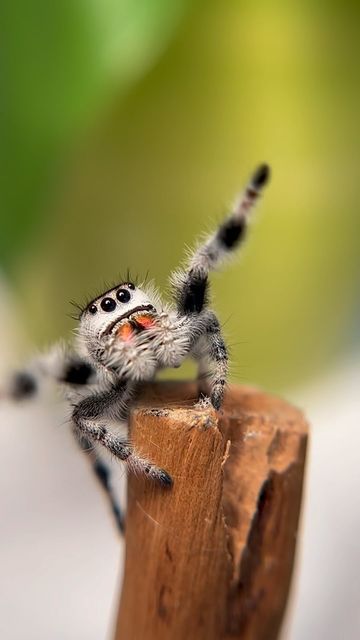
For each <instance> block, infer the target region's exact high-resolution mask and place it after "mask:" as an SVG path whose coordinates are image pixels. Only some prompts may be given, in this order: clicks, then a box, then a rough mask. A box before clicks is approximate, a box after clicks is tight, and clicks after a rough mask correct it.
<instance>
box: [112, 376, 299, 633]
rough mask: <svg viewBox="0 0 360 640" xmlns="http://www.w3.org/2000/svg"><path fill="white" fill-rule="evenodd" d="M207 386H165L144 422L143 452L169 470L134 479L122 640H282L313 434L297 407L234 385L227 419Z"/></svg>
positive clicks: (139, 420) (138, 421)
mask: <svg viewBox="0 0 360 640" xmlns="http://www.w3.org/2000/svg"><path fill="white" fill-rule="evenodd" d="M196 395H197V386H196V385H195V384H192V383H157V384H154V385H149V387H148V388H147V389H146V390H145V392H144V394H143V397H142V399H141V401H140V404H139V406H138V407H137V408H136V409H135V411H134V413H133V416H132V424H131V435H132V441H133V442H134V445H135V446H136V448H137V449H138V450H139V451H140V452H141V453H142V454H143V455H146V456H148V457H149V458H151V459H152V460H153V461H154V462H156V464H158V465H160V466H162V467H164V468H165V469H166V470H167V471H169V472H170V473H171V475H172V477H173V479H174V486H173V488H172V489H171V490H170V491H169V490H162V489H159V488H158V487H156V486H154V485H152V484H150V483H149V482H147V481H146V479H143V478H136V477H131V478H129V487H128V516H127V531H126V560H125V574H124V583H123V590H122V596H121V603H120V608H119V614H118V620H117V628H116V632H115V639H116V640H155V639H156V640H203V639H204V640H205V639H206V640H231V639H232V640H234V639H237V638H238V639H240V638H241V640H273V639H275V638H277V637H278V634H279V629H280V626H281V621H282V618H283V614H284V610H285V606H286V601H287V597H288V593H289V586H290V579H291V573H292V568H293V562H294V553H295V545H296V534H297V527H298V520H299V512H300V504H301V493H302V485H303V474H304V462H305V451H306V440H307V425H306V422H305V421H304V418H303V416H302V414H301V412H299V411H298V410H297V409H294V408H293V407H291V406H290V405H289V404H287V403H285V402H284V401H282V400H280V399H279V398H275V397H272V396H269V395H266V394H264V393H262V392H260V391H257V390H254V389H250V388H239V387H230V389H229V391H228V394H227V397H226V400H225V405H224V410H223V412H222V413H219V414H216V413H215V412H214V411H213V410H212V409H201V408H200V409H199V408H195V407H194V399H196Z"/></svg>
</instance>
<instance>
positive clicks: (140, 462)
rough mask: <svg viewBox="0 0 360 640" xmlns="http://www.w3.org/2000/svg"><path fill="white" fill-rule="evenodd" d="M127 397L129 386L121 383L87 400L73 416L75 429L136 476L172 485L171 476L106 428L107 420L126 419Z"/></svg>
mask: <svg viewBox="0 0 360 640" xmlns="http://www.w3.org/2000/svg"><path fill="white" fill-rule="evenodd" d="M127 394H128V387H127V385H126V383H124V382H121V383H118V384H115V385H113V386H112V388H111V389H110V390H108V391H104V392H103V393H95V394H93V395H90V396H88V397H87V398H84V399H83V400H81V401H80V402H79V403H78V404H77V405H76V406H75V408H74V411H73V413H72V420H73V423H74V426H75V428H76V429H77V430H78V432H79V434H80V436H83V437H85V438H86V439H87V440H90V442H94V443H95V444H96V443H98V444H100V445H101V446H103V447H105V449H107V451H109V452H110V453H112V454H113V455H114V456H116V457H117V458H118V459H119V460H122V462H125V463H126V465H127V467H128V469H129V470H130V471H132V472H133V473H142V474H145V475H147V476H148V477H150V478H152V479H153V480H155V481H156V482H158V483H159V484H161V485H163V486H171V485H172V480H171V477H170V476H169V474H168V473H167V472H166V471H165V470H164V469H160V468H159V467H157V466H156V465H154V464H153V463H152V462H150V461H149V460H146V459H145V458H142V457H141V456H139V455H138V454H137V453H136V451H134V449H133V448H132V446H131V444H130V443H129V442H128V441H127V440H126V438H124V437H122V436H118V435H115V434H113V433H112V432H111V431H109V430H108V428H107V427H106V418H109V417H110V418H112V419H114V418H115V419H117V420H124V419H125V414H124V413H123V412H124V409H125V398H126V396H127Z"/></svg>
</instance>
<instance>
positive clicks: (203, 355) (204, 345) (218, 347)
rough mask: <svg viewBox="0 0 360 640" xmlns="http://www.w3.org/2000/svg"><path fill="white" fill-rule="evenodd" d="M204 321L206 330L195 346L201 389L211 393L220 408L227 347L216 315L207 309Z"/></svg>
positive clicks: (212, 399)
mask: <svg viewBox="0 0 360 640" xmlns="http://www.w3.org/2000/svg"><path fill="white" fill-rule="evenodd" d="M202 322H205V331H204V333H203V334H202V335H201V337H200V338H199V340H198V341H197V343H196V344H195V346H194V349H193V356H194V358H195V360H196V361H197V362H198V363H199V373H198V379H199V387H200V391H201V392H202V393H209V395H210V401H211V404H212V405H213V407H214V409H217V410H219V409H220V407H221V405H222V402H223V399H224V393H225V388H226V381H227V375H228V354H227V348H226V344H225V341H224V338H223V337H222V334H221V328H220V323H219V321H218V319H217V317H216V315H215V314H214V313H213V312H211V311H206V312H204V314H203V317H202Z"/></svg>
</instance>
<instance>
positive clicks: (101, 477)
mask: <svg viewBox="0 0 360 640" xmlns="http://www.w3.org/2000/svg"><path fill="white" fill-rule="evenodd" d="M74 436H75V439H76V441H77V442H78V444H79V446H80V448H81V450H82V451H84V453H85V454H86V455H87V456H88V458H89V459H90V462H91V466H92V470H93V472H94V474H95V478H96V479H97V481H98V482H99V483H100V486H101V487H102V488H103V490H104V492H105V496H106V498H107V500H108V503H109V505H110V508H111V511H112V514H113V516H114V518H115V524H116V527H117V529H118V530H119V532H120V533H121V535H123V534H124V531H125V517H124V513H123V511H122V509H121V506H120V504H119V501H118V499H117V497H116V495H115V492H114V490H113V487H112V483H111V469H110V467H109V465H108V464H107V463H106V462H105V460H103V459H102V458H101V456H100V454H99V452H98V451H97V450H96V446H95V445H94V444H93V443H92V442H91V441H90V440H88V439H87V438H85V437H84V436H80V434H79V431H78V430H76V429H74Z"/></svg>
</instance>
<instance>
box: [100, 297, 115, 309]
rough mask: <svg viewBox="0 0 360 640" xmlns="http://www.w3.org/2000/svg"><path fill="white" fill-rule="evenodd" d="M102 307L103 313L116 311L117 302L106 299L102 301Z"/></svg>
mask: <svg viewBox="0 0 360 640" xmlns="http://www.w3.org/2000/svg"><path fill="white" fill-rule="evenodd" d="M100 306H101V308H102V310H103V311H114V309H116V302H115V300H114V299H113V298H104V299H103V300H101V305H100Z"/></svg>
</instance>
